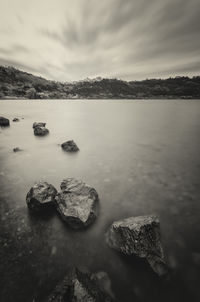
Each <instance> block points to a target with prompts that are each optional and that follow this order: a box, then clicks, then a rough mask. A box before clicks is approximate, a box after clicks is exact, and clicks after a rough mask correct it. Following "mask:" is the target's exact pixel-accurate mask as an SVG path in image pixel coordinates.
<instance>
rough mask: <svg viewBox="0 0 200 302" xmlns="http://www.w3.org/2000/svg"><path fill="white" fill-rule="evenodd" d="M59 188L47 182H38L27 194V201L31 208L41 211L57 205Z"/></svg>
mask: <svg viewBox="0 0 200 302" xmlns="http://www.w3.org/2000/svg"><path fill="white" fill-rule="evenodd" d="M56 194H57V190H56V189H55V188H54V186H52V185H51V184H48V183H47V182H42V181H41V182H39V183H36V184H35V185H34V186H33V187H32V188H31V189H30V191H29V192H28V194H27V195H26V202H27V205H28V207H29V209H31V210H36V211H40V210H43V209H47V208H49V207H52V206H54V205H55V196H56Z"/></svg>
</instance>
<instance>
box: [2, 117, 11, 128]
mask: <svg viewBox="0 0 200 302" xmlns="http://www.w3.org/2000/svg"><path fill="white" fill-rule="evenodd" d="M0 126H3V127H6V126H10V121H9V119H7V118H5V117H3V116H0Z"/></svg>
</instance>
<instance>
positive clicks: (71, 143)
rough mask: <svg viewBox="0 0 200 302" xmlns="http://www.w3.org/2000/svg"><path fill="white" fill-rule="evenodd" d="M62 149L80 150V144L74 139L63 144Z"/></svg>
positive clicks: (68, 150) (69, 150)
mask: <svg viewBox="0 0 200 302" xmlns="http://www.w3.org/2000/svg"><path fill="white" fill-rule="evenodd" d="M61 147H62V149H63V150H64V151H67V152H77V151H79V148H78V146H77V145H76V143H75V142H74V141H73V140H70V141H67V142H65V143H63V144H62V145H61Z"/></svg>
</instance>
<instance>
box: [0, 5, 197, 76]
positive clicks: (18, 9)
mask: <svg viewBox="0 0 200 302" xmlns="http://www.w3.org/2000/svg"><path fill="white" fill-rule="evenodd" d="M199 15H200V0H190V1H188V0H187V1H186V0H140V1H138V0H101V1H99V0H57V1H54V0H42V1H41V0H35V1H27V0H0V16H1V18H0V41H1V47H0V64H7V65H14V66H16V67H18V68H22V69H25V70H26V71H30V72H34V73H37V74H38V75H41V76H44V77H47V78H50V79H54V80H61V81H69V80H79V79H83V78H86V77H95V76H103V77H118V78H123V79H127V80H132V79H144V78H147V77H167V76H175V75H193V74H198V73H199V70H200V39H199V36H200V22H199Z"/></svg>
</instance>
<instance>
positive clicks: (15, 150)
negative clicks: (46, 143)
mask: <svg viewBox="0 0 200 302" xmlns="http://www.w3.org/2000/svg"><path fill="white" fill-rule="evenodd" d="M19 151H22V149H20V148H18V147H16V148H13V152H19Z"/></svg>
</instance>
